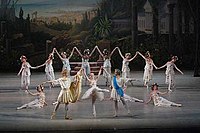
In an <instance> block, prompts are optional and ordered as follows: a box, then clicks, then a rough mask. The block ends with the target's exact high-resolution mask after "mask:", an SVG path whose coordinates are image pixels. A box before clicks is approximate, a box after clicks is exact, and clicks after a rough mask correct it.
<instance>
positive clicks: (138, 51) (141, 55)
mask: <svg viewBox="0 0 200 133" xmlns="http://www.w3.org/2000/svg"><path fill="white" fill-rule="evenodd" d="M137 53H138V54H139V55H140V56H141V57H142V58H143V59H145V60H146V58H145V57H144V55H143V54H141V53H140V52H139V51H137Z"/></svg>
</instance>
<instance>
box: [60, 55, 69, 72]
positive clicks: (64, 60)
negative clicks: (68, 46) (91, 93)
mask: <svg viewBox="0 0 200 133" xmlns="http://www.w3.org/2000/svg"><path fill="white" fill-rule="evenodd" d="M62 63H63V68H62V70H64V69H66V70H67V71H68V72H70V70H71V67H70V64H69V59H68V58H64V59H62Z"/></svg>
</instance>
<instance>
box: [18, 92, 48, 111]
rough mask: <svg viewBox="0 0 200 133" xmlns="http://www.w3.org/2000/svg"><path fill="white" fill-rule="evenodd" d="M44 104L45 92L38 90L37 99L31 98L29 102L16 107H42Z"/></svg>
mask: <svg viewBox="0 0 200 133" xmlns="http://www.w3.org/2000/svg"><path fill="white" fill-rule="evenodd" d="M44 105H45V93H43V92H40V93H39V95H38V98H37V99H35V100H33V101H32V102H30V103H27V104H24V105H22V106H21V107H17V109H23V108H42V107H43V106H44Z"/></svg>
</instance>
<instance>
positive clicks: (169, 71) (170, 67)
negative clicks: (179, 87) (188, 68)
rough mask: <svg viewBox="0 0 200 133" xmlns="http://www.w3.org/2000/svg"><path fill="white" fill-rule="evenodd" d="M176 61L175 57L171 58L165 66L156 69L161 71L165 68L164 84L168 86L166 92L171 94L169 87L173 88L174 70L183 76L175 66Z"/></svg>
mask: <svg viewBox="0 0 200 133" xmlns="http://www.w3.org/2000/svg"><path fill="white" fill-rule="evenodd" d="M177 60H178V57H177V56H172V58H171V61H168V62H167V63H166V64H165V65H163V66H161V67H159V68H158V69H162V68H164V67H166V71H165V74H166V80H165V83H166V84H168V90H169V91H170V92H171V91H172V90H171V87H172V88H175V72H174V68H175V69H176V70H177V71H178V72H180V73H181V74H183V72H182V71H181V70H180V69H179V68H178V67H177V66H176V65H175V62H176V61H177Z"/></svg>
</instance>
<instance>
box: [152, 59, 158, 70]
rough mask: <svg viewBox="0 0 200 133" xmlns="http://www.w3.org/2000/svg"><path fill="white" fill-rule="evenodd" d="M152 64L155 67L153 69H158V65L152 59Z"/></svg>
mask: <svg viewBox="0 0 200 133" xmlns="http://www.w3.org/2000/svg"><path fill="white" fill-rule="evenodd" d="M152 64H153V66H154V67H155V69H158V67H157V66H156V65H155V64H154V62H153V60H152Z"/></svg>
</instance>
